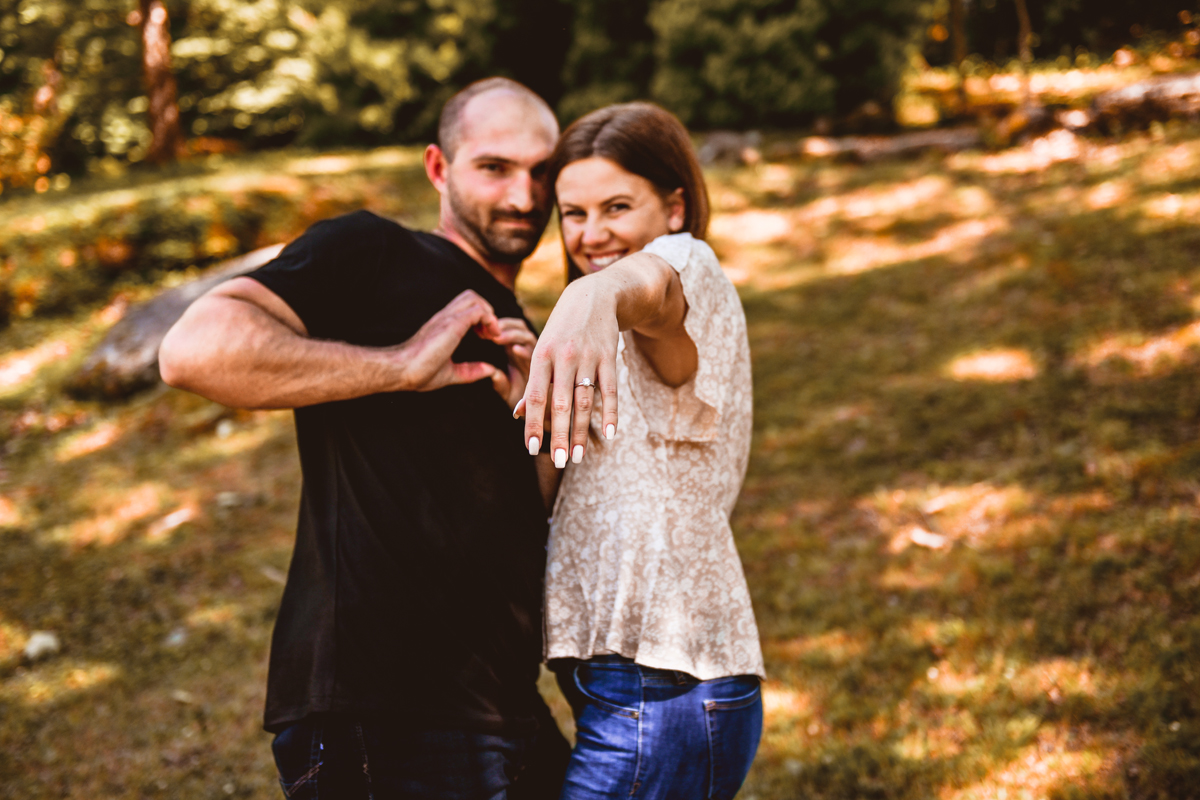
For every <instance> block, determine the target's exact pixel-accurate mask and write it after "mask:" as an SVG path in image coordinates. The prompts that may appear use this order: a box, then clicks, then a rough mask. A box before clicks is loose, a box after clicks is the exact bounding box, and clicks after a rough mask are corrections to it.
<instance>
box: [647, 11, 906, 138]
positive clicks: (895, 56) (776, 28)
mask: <svg viewBox="0 0 1200 800" xmlns="http://www.w3.org/2000/svg"><path fill="white" fill-rule="evenodd" d="M921 6H922V3H921V1H920V0H658V2H656V3H655V5H654V7H653V8H652V9H651V12H650V25H651V27H652V28H653V29H654V32H655V34H656V44H655V50H656V55H657V57H658V59H657V60H658V66H657V71H656V74H655V76H654V80H653V84H652V92H653V94H654V96H655V98H657V99H658V100H660V101H661V102H662V103H663V104H664V105H667V106H668V107H670V108H672V109H674V110H675V111H677V112H678V113H679V114H680V116H681V117H682V118H683V119H684V120H685V121H686V122H688V123H689V124H691V125H696V126H700V127H709V126H733V125H742V126H749V125H775V126H786V125H796V124H803V123H805V122H807V121H809V120H811V119H812V118H813V117H814V116H815V115H818V114H828V113H840V114H846V113H849V112H851V111H855V110H857V109H864V108H866V109H868V111H871V112H873V114H869V115H873V116H880V117H882V116H883V115H882V111H883V109H884V107H886V105H887V104H888V103H889V102H890V100H891V98H892V96H893V94H894V92H895V88H896V85H897V83H898V81H899V77H900V74H901V72H902V70H903V68H904V65H905V63H906V60H907V53H906V50H907V47H908V45H909V44H910V42H912V41H913V37H914V35H915V34H916V32H917V27H918V24H919V22H920V19H921V16H920V10H921Z"/></svg>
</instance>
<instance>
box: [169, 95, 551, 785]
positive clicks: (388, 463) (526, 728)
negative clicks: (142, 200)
mask: <svg viewBox="0 0 1200 800" xmlns="http://www.w3.org/2000/svg"><path fill="white" fill-rule="evenodd" d="M557 137H558V125H557V122H556V121H555V119H554V115H553V114H552V113H551V112H550V109H549V108H548V107H547V106H546V104H545V102H544V101H542V100H541V98H539V97H537V96H536V95H535V94H533V93H532V92H531V91H530V90H528V89H527V88H525V87H524V86H522V85H520V84H518V83H515V82H513V81H509V80H506V79H496V78H493V79H490V80H487V81H482V82H479V83H476V84H473V85H472V86H470V87H468V88H467V89H465V90H463V91H462V92H460V93H459V94H458V95H456V96H455V97H454V98H452V99H451V100H450V101H449V102H448V103H447V104H446V107H445V109H444V110H443V112H442V117H441V121H440V124H439V129H438V144H436V145H430V146H429V147H428V148H427V149H426V151H425V167H426V172H427V174H428V176H429V179H430V180H431V181H432V182H433V184H434V186H435V187H436V188H437V189H438V191H439V193H440V194H441V206H440V213H441V216H440V222H439V226H438V228H437V230H435V231H434V232H433V233H419V232H414V231H409V230H407V229H405V228H403V227H401V226H400V225H398V224H396V223H394V222H390V221H386V220H384V219H381V218H380V217H377V216H375V215H373V214H370V213H368V212H365V211H359V212H356V213H353V214H349V215H346V216H343V217H339V218H336V219H332V220H326V221H324V222H321V223H317V224H316V225H314V226H313V227H312V228H310V229H309V230H308V231H307V232H306V233H305V234H304V235H303V236H301V237H300V238H299V239H297V240H296V241H294V242H292V243H291V244H290V245H288V246H287V247H286V248H285V249H284V250H283V252H282V253H281V254H280V255H279V257H278V258H277V259H275V260H274V261H272V262H271V263H269V264H267V265H266V266H264V267H262V268H261V269H259V270H257V271H256V272H253V273H251V274H250V275H249V276H246V277H241V278H236V279H234V280H231V281H229V282H227V283H225V284H223V285H221V286H219V287H217V288H216V289H214V290H212V291H211V292H209V293H208V294H207V295H205V296H204V297H202V298H200V299H199V300H197V301H196V303H195V304H193V305H192V306H191V308H189V309H188V311H187V313H186V314H184V316H183V317H182V318H181V319H180V320H179V322H178V323H177V324H176V326H175V327H174V328H173V329H172V330H171V331H170V332H169V333H168V335H167V337H166V338H165V339H164V341H163V344H162V348H161V350H160V354H159V363H160V367H161V370H162V374H163V378H164V380H166V381H167V383H169V384H171V385H172V386H177V387H180V388H183V389H188V390H190V391H193V392H196V393H198V394H201V395H204V396H205V397H208V398H211V399H213V400H216V401H218V402H220V403H224V404H226V405H229V406H237V407H249V408H294V409H296V411H295V419H296V435H297V440H298V443H299V448H300V462H301V468H302V472H303V476H304V486H303V492H302V496H301V506H300V519H299V524H298V530H297V538H296V547H295V551H294V553H293V557H292V564H291V567H290V570H289V573H288V581H287V586H286V588H285V589H284V593H283V601H282V605H281V608H280V613H279V617H278V620H277V621H276V624H275V633H274V637H273V639H272V643H271V660H270V674H269V677H268V686H267V706H266V716H265V726H266V728H267V729H268V730H269V731H272V732H275V733H276V734H277V735H276V737H275V741H274V744H273V750H274V752H275V760H276V764H277V766H278V767H279V772H280V781H281V784H282V786H283V789H284V792H285V794H286V795H287V796H288V797H309V796H312V797H315V796H317V794H318V793H319V794H320V796H322V797H335V798H367V797H374V798H389V797H439V798H477V797H478V798H500V799H503V798H505V797H508V798H518V797H534V796H550V795H553V796H557V786H554V785H553V784H554V776H555V774H556V773H557V774H558V775H559V776H561V770H562V769H565V762H566V758H567V756H568V751H567V746H566V742H565V741H564V740H563V739H562V737H561V735H560V734H559V733H558V731H557V730H556V729H555V728H554V724H553V721H552V720H551V719H550V717H549V714H548V712H547V711H546V708H545V705H544V703H542V701H541V698H540V697H539V696H538V694H537V689H536V680H537V671H538V662H539V661H540V659H541V602H542V572H543V570H544V564H545V542H546V536H547V526H546V507H545V505H544V498H543V496H542V494H541V493H540V492H539V480H538V475H537V471H538V469H542V470H545V472H546V474H550V473H552V472H553V466H552V465H548V464H547V463H546V460H545V459H546V457H545V456H539V458H538V459H530V458H529V456H528V453H527V452H526V451H525V449H524V445H523V442H522V429H521V423H519V422H516V421H515V420H513V419H512V416H511V410H510V408H511V406H512V405H514V404H515V403H516V401H517V399H518V398H519V397H520V395H521V393H522V392H523V391H524V376H525V375H527V374H528V361H529V358H530V355H531V353H532V349H533V344H534V343H535V339H534V337H533V334H532V333H531V332H530V330H529V328H528V327H527V322H526V321H525V320H524V319H523V317H522V314H521V309H520V307H519V306H518V305H517V302H516V299H515V297H514V296H513V292H512V290H513V284H514V281H515V279H516V276H517V272H518V270H519V269H520V266H521V262H522V260H523V259H524V258H525V257H526V256H528V255H529V254H530V253H531V252H532V251H533V249H534V247H535V246H536V245H537V242H538V239H539V238H540V237H541V235H542V231H543V229H544V228H545V225H546V222H547V219H548V217H549V211H550V203H551V199H550V191H549V187H548V186H547V185H546V178H545V163H546V160H547V158H548V157H549V155H550V153H551V150H552V149H553V147H554V144H555V141H556V139H557ZM502 395H503V396H502ZM506 400H507V403H506ZM535 465H536V466H535ZM531 762H537V763H531ZM526 767H528V768H526Z"/></svg>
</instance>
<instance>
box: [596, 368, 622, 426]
mask: <svg viewBox="0 0 1200 800" xmlns="http://www.w3.org/2000/svg"><path fill="white" fill-rule="evenodd" d="M616 366H617V365H616V363H615V362H612V361H608V360H602V361H601V362H600V364H599V365H598V366H597V367H596V386H597V388H598V389H599V390H600V404H601V406H602V407H603V414H602V415H601V423H600V426H601V427H600V430H601V431H602V432H603V433H604V438H605V439H612V438H613V437H614V436H616V435H617V369H616Z"/></svg>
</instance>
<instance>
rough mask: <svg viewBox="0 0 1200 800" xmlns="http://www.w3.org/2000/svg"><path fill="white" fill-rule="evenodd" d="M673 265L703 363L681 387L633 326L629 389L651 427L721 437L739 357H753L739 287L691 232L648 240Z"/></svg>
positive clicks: (672, 436) (682, 437)
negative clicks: (659, 368) (665, 377)
mask: <svg viewBox="0 0 1200 800" xmlns="http://www.w3.org/2000/svg"><path fill="white" fill-rule="evenodd" d="M644 252H647V253H654V254H655V255H658V256H660V257H661V258H662V259H663V260H665V261H666V262H667V263H668V264H670V265H671V266H672V267H673V268H674V269H675V270H676V271H677V272H678V273H679V279H680V282H681V283H682V284H683V295H684V298H685V299H686V300H687V306H688V310H687V316H686V317H685V318H684V323H683V326H684V329H685V330H686V331H687V334H688V336H689V337H690V338H691V340H692V342H693V343H695V345H696V351H697V354H698V356H699V366H698V368H697V370H696V374H695V375H693V376H692V378H691V379H690V380H689V381H688V382H687V383H685V384H683V385H682V386H679V387H676V388H672V387H670V386H667V385H666V384H665V383H663V382H662V379H661V378H659V377H658V375H657V373H655V371H654V368H653V367H652V366H651V365H650V362H649V361H648V360H647V359H646V357H645V355H644V354H643V353H642V352H641V351H640V350H639V349H638V347H637V342H636V339H635V337H634V336H633V335H632V333H633V332H632V331H626V332H625V333H623V334H622V337H623V338H624V342H625V346H624V348H623V353H624V359H625V364H626V366H627V368H628V369H629V382H630V388H631V389H632V392H633V397H634V401H635V402H636V403H637V404H638V406H639V408H640V409H641V411H642V415H643V416H644V417H645V419H646V422H647V424H648V425H649V427H650V432H651V433H653V434H657V435H658V436H661V437H663V438H664V439H668V440H674V441H690V442H707V441H712V440H713V439H715V438H716V436H717V432H718V431H719V429H720V425H721V415H722V413H723V412H724V410H725V408H726V406H727V405H728V402H727V401H728V398H729V397H730V396H731V393H732V392H731V390H732V389H733V388H735V387H733V386H732V382H733V380H734V375H735V372H737V370H736V362H737V359H738V358H740V357H748V348H747V346H746V322H745V315H744V313H743V312H742V305H741V301H740V300H739V299H738V295H737V290H736V289H734V288H733V284H732V283H730V282H729V279H728V278H727V277H726V276H725V273H724V272H723V271H722V270H721V265H720V263H718V261H717V257H716V255H715V254H714V253H713V251H712V248H711V247H709V246H708V244H706V243H705V242H702V241H700V240H699V239H695V238H693V237H692V235H691V234H688V233H679V234H673V235H670V236H660V237H659V238H657V239H655V240H654V241H653V242H651V243H650V244H648V245H646V247H645V248H644Z"/></svg>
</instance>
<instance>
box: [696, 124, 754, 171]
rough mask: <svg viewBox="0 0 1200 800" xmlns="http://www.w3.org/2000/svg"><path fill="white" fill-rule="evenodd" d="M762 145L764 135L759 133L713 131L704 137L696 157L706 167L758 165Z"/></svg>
mask: <svg viewBox="0 0 1200 800" xmlns="http://www.w3.org/2000/svg"><path fill="white" fill-rule="evenodd" d="M761 144H762V134H760V133H759V132H758V131H746V132H745V133H739V132H737V131H713V132H712V133H710V134H708V135H707V136H705V137H704V142H703V143H702V144H701V145H700V148H699V149H698V150H697V151H696V157H697V158H699V159H700V163H701V164H704V165H709V164H716V163H723V164H756V163H758V161H759V159H760V158H761V156H760V154H759V151H758V148H759V146H760V145H761Z"/></svg>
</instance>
